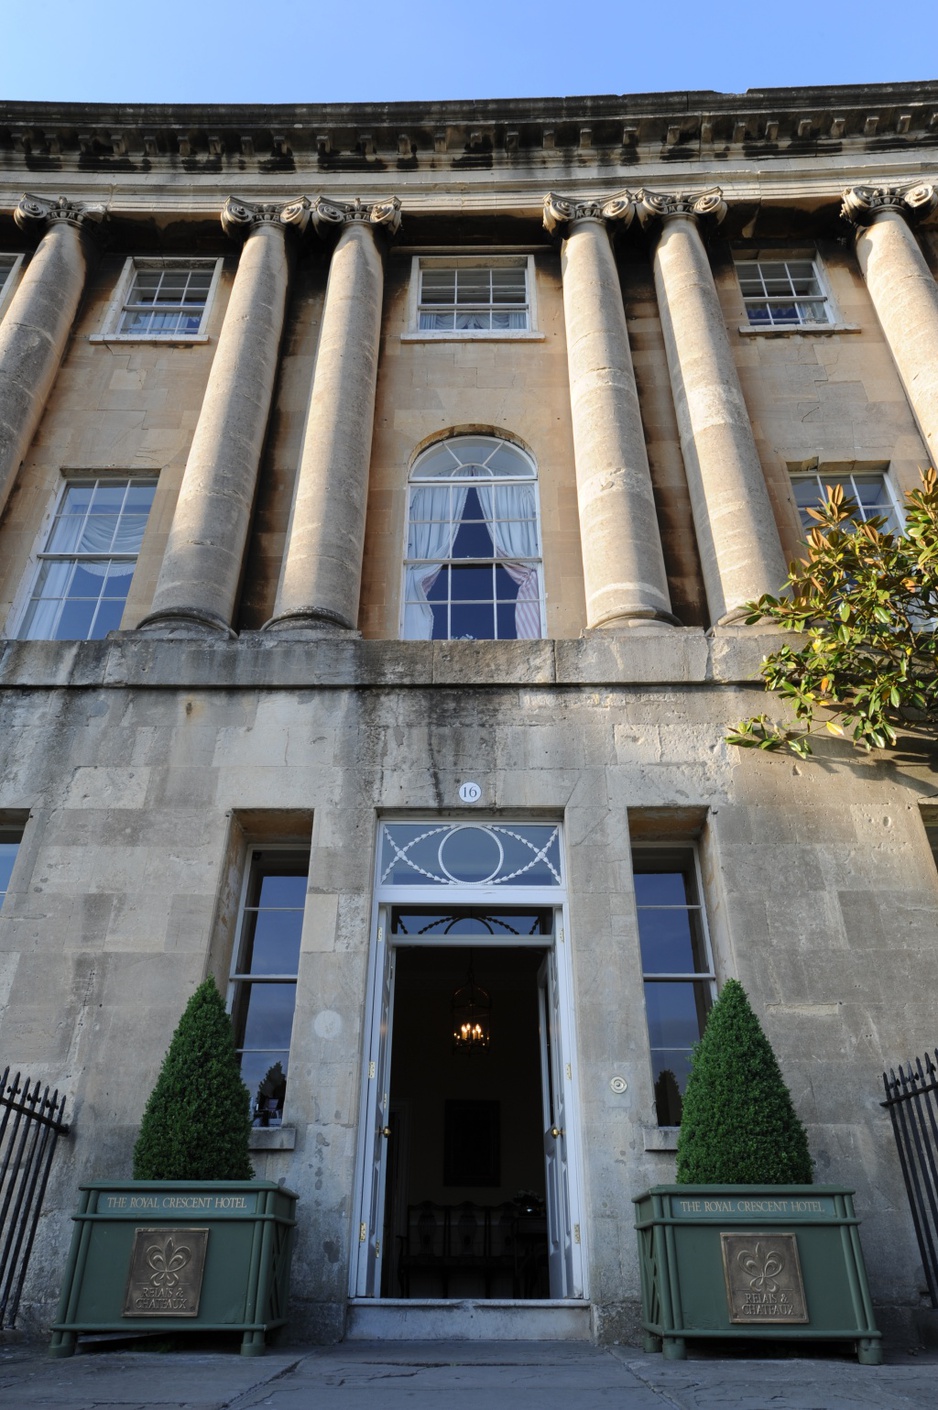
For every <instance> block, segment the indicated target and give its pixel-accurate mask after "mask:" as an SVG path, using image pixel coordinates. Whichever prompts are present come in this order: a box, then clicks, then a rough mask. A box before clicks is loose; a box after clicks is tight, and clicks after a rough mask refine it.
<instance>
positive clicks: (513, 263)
mask: <svg viewBox="0 0 938 1410" xmlns="http://www.w3.org/2000/svg"><path fill="white" fill-rule="evenodd" d="M427 269H455V270H460V269H524V271H525V290H526V294H527V302H526V304H525V305H524V307H525V308H526V310H527V315H528V326H527V327H526V328H421V327H420V309H421V304H420V295H421V285H422V276H423V272H424V270H427ZM505 307H506V309H508V308H510V307H511V305H506V306H505ZM521 307H522V305H520V304H519V305H517V308H521ZM543 340H544V334H543V333H540V332H538V327H537V281H536V279H535V269H534V256H533V255H531V254H516V255H504V254H481V253H480V254H471V255H414V257H413V259H412V261H411V273H410V286H409V290H408V300H407V331H406V332H405V333H402V334H401V341H402V342H416V343H451V342H459V343H462V342H476V343H478V342H482V343H485V342H499V343H500V342H506V341H507V342H543Z"/></svg>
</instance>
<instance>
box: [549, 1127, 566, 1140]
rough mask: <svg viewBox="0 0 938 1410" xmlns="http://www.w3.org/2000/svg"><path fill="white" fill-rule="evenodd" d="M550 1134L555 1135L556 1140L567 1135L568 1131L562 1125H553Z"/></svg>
mask: <svg viewBox="0 0 938 1410" xmlns="http://www.w3.org/2000/svg"><path fill="white" fill-rule="evenodd" d="M550 1134H551V1135H552V1136H553V1138H554V1140H555V1141H556V1139H557V1137H558V1136H565V1135H566V1134H567V1133H566V1131H565V1130H564V1128H563V1127H562V1126H552V1127H551V1128H550Z"/></svg>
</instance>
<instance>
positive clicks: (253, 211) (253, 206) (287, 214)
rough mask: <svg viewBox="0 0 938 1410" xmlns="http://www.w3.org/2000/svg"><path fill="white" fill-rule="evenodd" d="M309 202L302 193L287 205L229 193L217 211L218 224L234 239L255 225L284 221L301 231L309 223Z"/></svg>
mask: <svg viewBox="0 0 938 1410" xmlns="http://www.w3.org/2000/svg"><path fill="white" fill-rule="evenodd" d="M309 211H310V202H309V200H308V199H307V197H306V196H299V197H298V198H297V199H296V200H295V201H291V202H290V203H289V205H286V206H283V205H280V204H279V202H273V203H270V204H265V203H263V202H253V201H242V200H241V199H240V198H239V197H237V196H229V197H228V199H227V201H226V202H225V204H224V206H223V207H222V212H221V226H222V229H223V230H224V232H225V234H226V235H230V236H231V237H232V238H233V239H238V238H241V237H244V236H247V235H250V233H251V231H252V230H255V229H256V228H257V227H258V226H259V225H285V226H287V227H288V228H289V229H291V230H296V231H297V232H298V233H299V234H302V233H303V231H304V230H305V229H306V227H307V225H308V224H309Z"/></svg>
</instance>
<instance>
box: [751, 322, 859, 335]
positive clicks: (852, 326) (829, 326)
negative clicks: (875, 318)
mask: <svg viewBox="0 0 938 1410" xmlns="http://www.w3.org/2000/svg"><path fill="white" fill-rule="evenodd" d="M738 331H739V333H740V334H741V335H742V337H744V338H793V337H801V336H802V335H805V334H806V335H807V336H808V337H809V338H812V337H813V338H816V337H818V336H820V337H822V338H829V337H830V335H831V334H832V333H862V332H863V329H862V328H861V327H860V325H859V323H797V324H793V325H792V326H791V327H790V328H783V327H781V326H778V327H774V328H753V327H752V325H751V324H749V323H741V324H740V325H739V330H738Z"/></svg>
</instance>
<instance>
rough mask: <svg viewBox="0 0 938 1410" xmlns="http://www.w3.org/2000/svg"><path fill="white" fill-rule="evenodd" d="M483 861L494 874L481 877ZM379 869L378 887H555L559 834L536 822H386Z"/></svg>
mask: <svg viewBox="0 0 938 1410" xmlns="http://www.w3.org/2000/svg"><path fill="white" fill-rule="evenodd" d="M457 833H459V834H480V833H486V834H490V836H489V837H479V836H455V834H457ZM483 862H484V863H485V864H486V865H488V864H491V865H492V866H494V867H495V870H494V871H493V872H492V873H491V874H489V873H486V872H485V871H484V867H483ZM381 867H382V874H381V884H382V885H390V886H439V885H443V886H452V885H453V884H455V883H460V884H478V885H493V886H501V885H507V886H559V885H560V884H561V873H560V842H559V833H558V829H557V828H556V827H551V826H549V825H548V824H539V823H513V824H511V825H510V826H509V825H507V824H505V825H502V824H500V823H486V824H484V825H483V824H479V825H478V826H476V825H470V824H458V823H440V824H438V825H434V824H431V823H388V824H386V826H385V827H384V829H383V835H382V852H381Z"/></svg>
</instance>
